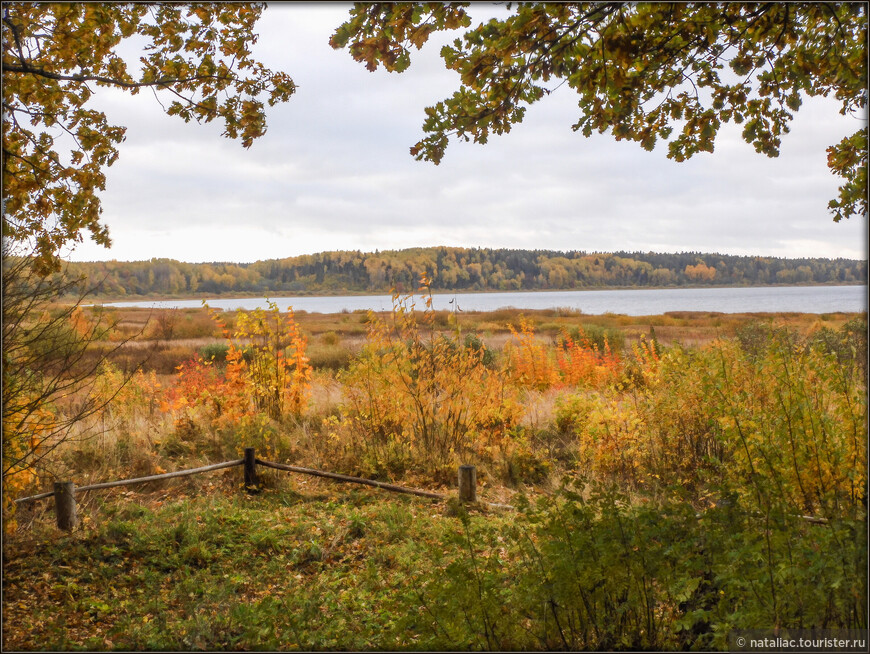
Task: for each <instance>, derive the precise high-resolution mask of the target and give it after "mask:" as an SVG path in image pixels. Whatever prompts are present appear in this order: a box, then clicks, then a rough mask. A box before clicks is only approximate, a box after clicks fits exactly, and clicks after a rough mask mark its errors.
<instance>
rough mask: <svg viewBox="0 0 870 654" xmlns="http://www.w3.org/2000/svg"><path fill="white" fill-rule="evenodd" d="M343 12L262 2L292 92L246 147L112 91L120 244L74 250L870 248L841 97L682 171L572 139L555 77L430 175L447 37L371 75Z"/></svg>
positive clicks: (111, 253) (725, 144)
mask: <svg viewBox="0 0 870 654" xmlns="http://www.w3.org/2000/svg"><path fill="white" fill-rule="evenodd" d="M348 8H349V5H347V4H343V3H335V4H326V3H317V4H293V3H291V4H278V5H274V6H271V7H269V8H268V9H267V10H266V11H265V12H264V13H263V17H262V18H261V20H260V23H259V24H258V31H259V34H260V40H259V42H258V43H257V45H256V46H255V48H254V53H255V54H256V55H257V57H259V58H260V59H261V60H262V61H264V62H265V63H266V65H268V66H269V67H271V68H273V69H280V70H284V71H286V72H287V73H289V74H290V75H291V77H292V78H293V80H294V81H295V82H296V84H297V85H298V90H297V92H296V94H295V95H294V96H293V97H292V98H291V100H290V101H289V102H288V103H286V104H284V105H279V106H275V107H272V108H269V109H268V126H269V129H268V132H267V134H266V135H265V136H264V137H263V138H261V139H259V140H258V141H255V143H254V145H253V146H252V147H251V148H250V149H248V150H245V149H243V148H242V147H241V145H240V144H239V142H238V141H232V140H228V139H226V138H223V137H221V135H220V132H221V126H220V125H219V124H218V122H217V121H215V122H214V123H212V124H210V125H196V124H195V123H190V124H185V123H184V122H183V121H181V120H179V119H178V118H170V117H167V116H165V115H163V113H162V110H161V108H160V106H159V105H158V104H157V102H155V100H154V97H153V96H152V95H151V94H150V93H141V94H139V95H137V96H129V95H127V94H123V93H119V92H101V97H100V108H102V109H104V110H105V111H106V112H107V115H108V118H109V122H110V123H114V124H120V125H126V126H127V127H128V130H127V139H126V141H125V142H124V143H123V144H121V146H120V158H119V160H118V161H117V162H116V163H115V165H114V166H112V167H111V168H109V169H108V171H107V173H108V174H107V190H106V191H105V192H104V193H103V195H102V199H103V208H104V214H103V218H104V221H105V222H106V224H107V225H108V226H109V229H110V234H111V237H112V240H113V246H112V247H111V248H110V249H106V248H103V247H101V246H97V245H95V244H93V243H91V242H86V243H83V244H81V245H79V246H78V247H77V248H76V249H75V250H74V251H73V252H72V253H71V255H70V258H71V259H74V260H78V261H90V260H108V259H118V260H143V259H150V258H152V257H168V258H172V259H178V260H182V261H191V262H199V261H236V262H249V261H256V260H261V259H272V258H280V257H288V256H294V255H298V254H305V253H314V252H321V251H325V250H362V251H374V250H376V249H380V250H386V249H399V248H407V247H418V246H420V247H425V246H435V245H450V246H463V247H491V248H500V247H506V248H527V249H532V248H543V249H553V250H586V251H615V250H629V251H635V250H640V251H649V250H652V251H658V252H678V251H702V252H720V253H727V254H740V255H747V254H749V255H756V254H758V255H772V256H783V257H848V258H860V259H865V258H866V257H867V252H866V242H867V222H866V219H859V218H853V219H851V220H849V221H847V222H841V223H840V224H837V223H834V222H833V221H832V220H831V218H830V215H829V214H828V212H827V208H826V207H827V203H828V201H829V200H830V199H831V198H833V197H835V194H836V189H837V187H838V182H837V178H835V177H834V176H833V175H831V174H830V172H829V171H828V168H827V165H826V153H825V148H826V147H828V146H829V145H832V144H834V143H836V142H838V141H839V140H840V139H841V138H843V137H844V136H847V135H850V134H852V133H853V132H854V131H855V130H856V129H857V128H858V127H859V126H860V125H861V124H862V123H861V122H860V121H859V120H858V119H856V118H855V117H851V116H841V115H840V114H839V104H838V103H837V102H836V101H835V100H833V99H824V98H814V99H805V101H804V104H803V106H802V107H801V110H800V111H799V112H798V113H797V114H796V117H795V120H794V122H793V123H792V125H791V133H790V134H787V135H785V136H784V137H783V141H782V149H781V154H780V156H779V157H778V158H775V159H769V158H767V157H766V156H764V155H760V154H757V153H756V152H755V150H754V148H753V147H752V146H751V145H749V144H747V143H745V142H743V141H742V139H741V138H740V129H739V128H738V127H736V126H734V125H726V126H724V127H723V129H722V131H721V132H720V134H719V138H718V140H717V142H716V152H715V154H706V153H705V154H699V155H695V157H693V158H692V159H691V160H689V161H687V162H683V163H676V162H673V161H670V160H668V159H667V158H666V156H665V155H666V149H665V148H664V147H661V146H660V147H657V148H656V149H655V150H654V151H653V152H646V151H645V150H643V149H642V148H641V147H640V146H639V145H638V144H636V143H633V142H627V141H622V142H616V141H615V140H614V139H613V138H612V137H611V136H609V135H607V134H601V135H599V134H595V135H593V136H592V137H591V138H588V139H587V138H584V137H583V136H582V134H580V133H575V132H573V131H571V128H570V126H571V124H573V123H574V122H575V121H576V120H577V117H578V112H577V107H576V99H575V98H576V94H575V93H574V92H573V91H572V90H571V89H569V88H568V87H567V86H563V87H562V88H560V89H559V90H558V91H557V92H556V93H554V94H552V95H551V96H549V97H548V98H545V99H544V100H543V101H541V102H539V103H538V104H535V105H533V106H532V107H530V108H529V109H528V111H527V113H526V119H525V121H524V122H523V123H522V124H521V125H518V126H515V128H514V129H513V131H512V132H511V133H510V134H507V135H504V136H496V137H492V138H491V139H490V142H489V143H488V144H487V145H484V146H481V145H475V144H473V143H467V144H466V143H457V142H451V144H450V146H449V147H448V149H447V152H446V155H445V157H444V159H443V161H442V163H441V164H440V165H439V166H435V165H433V164H431V163H427V162H418V161H414V159H413V157H412V156H411V155H410V154H409V151H408V149H409V147H410V146H412V145H413V144H414V143H416V142H417V141H418V140H419V139H420V137H421V135H422V128H421V125H422V122H423V117H424V114H423V109H424V107H426V106H429V105H432V104H434V103H435V102H437V101H438V100H440V99H443V98H445V97H447V96H448V95H450V94H451V93H452V91H453V90H454V89H455V88H456V86H457V82H458V76H457V75H456V74H455V73H453V72H452V71H448V70H446V69H445V68H444V64H443V62H442V61H441V59H440V58H439V56H438V50H439V49H440V45H439V43H441V42H443V41H444V40H445V38H454V37H453V36H449V37H442V38H441V39H439V40H436V41H432V42H430V43H428V44H427V45H426V46H424V48H423V50H422V51H421V52H418V53H415V56H412V65H411V68H410V69H409V70H408V71H406V72H405V73H402V74H390V73H386V72H385V71H383V70H379V71H377V72H375V73H370V72H368V71H367V70H366V69H365V67H364V66H363V65H361V64H358V63H356V62H355V61H353V60H352V59H351V57H350V55H349V54H348V53H347V52H346V51H335V50H333V49H332V48H331V47H330V46H329V44H328V41H329V37H330V36H331V34H332V32H333V31H334V29H335V28H336V27H338V25H340V24H341V23H342V22H343V20H344V18H345V17H346V16H347V12H348ZM490 11H493V10H492V9H491V8H490V7H488V6H485V5H475V6H474V7H472V11H471V13H472V17H473V18H475V17H478V16H481V15H484V14H487V12H490ZM475 24H476V23H475ZM165 102H168V100H167V101H165Z"/></svg>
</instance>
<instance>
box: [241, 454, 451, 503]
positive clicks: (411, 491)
mask: <svg viewBox="0 0 870 654" xmlns="http://www.w3.org/2000/svg"><path fill="white" fill-rule="evenodd" d="M257 465H261V466H263V467H265V468H274V469H275V470H286V471H287V472H299V473H302V474H303V475H312V476H314V477H325V478H327V479H336V480H338V481H346V482H350V483H352V484H364V485H366V486H374V487H376V488H382V489H384V490H388V491H392V492H394V493H407V494H408V495H417V496H419V497H429V498H432V499H434V500H446V499H447V495H442V494H441V493H433V492H431V491H423V490H417V489H415V488H405V487H404V486H396V485H395V484H386V483H384V482H382V481H374V480H372V479H363V478H362V477H351V476H349V475H339V474H337V473H334V472H324V471H322V470H315V469H314V468H300V467H299V466H290V465H287V464H286V463H273V462H272V461H263V460H262V459H257Z"/></svg>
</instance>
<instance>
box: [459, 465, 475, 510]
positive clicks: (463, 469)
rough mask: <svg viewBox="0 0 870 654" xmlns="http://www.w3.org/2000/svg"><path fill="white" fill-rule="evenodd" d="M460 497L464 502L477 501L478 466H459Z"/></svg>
mask: <svg viewBox="0 0 870 654" xmlns="http://www.w3.org/2000/svg"><path fill="white" fill-rule="evenodd" d="M459 499H460V501H462V502H476V501H477V468H475V467H474V466H471V465H463V466H459Z"/></svg>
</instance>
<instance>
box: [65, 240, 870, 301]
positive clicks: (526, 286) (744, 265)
mask: <svg viewBox="0 0 870 654" xmlns="http://www.w3.org/2000/svg"><path fill="white" fill-rule="evenodd" d="M69 272H70V273H72V274H73V275H79V274H83V275H84V276H85V277H86V278H87V279H88V281H89V284H90V285H94V286H96V287H97V289H96V294H97V295H99V296H102V297H128V296H133V297H135V296H159V295H170V296H197V295H206V294H208V295H223V294H263V295H269V294H275V293H288V294H294V295H308V294H326V295H328V294H340V293H357V292H371V293H388V292H390V290H391V289H393V288H396V289H398V290H399V291H410V290H414V289H416V288H417V287H418V286H419V282H420V278H421V276H422V275H424V274H425V275H426V276H427V277H428V278H429V279H430V280H431V288H432V290H433V291H519V290H524V291H525V290H556V289H559V290H566V289H589V288H602V287H679V286H698V285H704V286H753V285H764V284H858V283H865V284H866V283H867V262H866V261H860V260H853V259H781V258H777V257H747V256H731V255H724V254H703V253H698V252H685V253H679V254H658V253H654V252H615V253H608V254H604V253H586V252H577V251H572V252H554V251H550V250H506V249H498V250H494V249H477V248H475V249H466V248H454V247H432V248H413V249H407V250H396V251H392V250H391V251H383V252H374V253H363V252H359V251H355V252H352V251H345V252H322V253H320V254H311V255H302V256H298V257H289V258H287V259H271V260H267V261H257V262H256V263H250V264H244V263H243V264H236V263H183V262H180V261H174V260H171V259H151V260H150V261H135V262H120V261H106V262H91V263H71V264H69Z"/></svg>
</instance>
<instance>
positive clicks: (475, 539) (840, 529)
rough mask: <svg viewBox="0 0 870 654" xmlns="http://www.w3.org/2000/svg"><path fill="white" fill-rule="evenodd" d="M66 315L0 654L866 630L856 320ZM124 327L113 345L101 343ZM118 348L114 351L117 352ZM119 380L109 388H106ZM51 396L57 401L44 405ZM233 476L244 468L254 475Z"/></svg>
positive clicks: (479, 645) (604, 642)
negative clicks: (468, 495) (75, 400)
mask: <svg viewBox="0 0 870 654" xmlns="http://www.w3.org/2000/svg"><path fill="white" fill-rule="evenodd" d="M281 309H282V310H279V308H278V307H273V308H272V309H271V310H261V311H253V312H247V313H243V312H239V313H236V312H217V311H209V310H207V309H205V308H203V309H196V310H174V311H149V310H146V309H123V310H121V309H113V310H110V311H105V312H101V311H100V310H98V309H90V310H87V311H85V312H84V314H83V317H82V318H81V319H82V320H90V321H97V320H100V321H105V323H106V324H107V325H111V329H107V330H105V331H104V332H101V333H102V334H103V338H102V340H100V341H97V342H94V343H92V344H91V345H90V347H89V356H92V357H100V356H106V357H107V360H106V362H105V363H104V364H103V365H102V366H101V367H100V369H99V373H98V375H97V376H96V378H95V380H94V384H93V386H92V389H91V392H92V393H97V394H100V393H102V394H104V396H105V400H106V408H105V409H104V410H103V411H101V412H100V414H99V415H96V416H94V417H93V418H92V419H90V420H88V421H83V422H82V423H80V424H77V425H76V426H75V429H74V431H73V432H72V433H70V434H69V435H68V437H67V438H66V440H65V441H64V442H61V443H58V444H57V446H56V447H55V448H54V449H52V450H51V451H50V452H48V453H47V454H46V456H45V457H44V458H43V459H42V460H41V462H40V464H39V466H38V467H37V468H36V469H34V470H33V473H32V474H31V475H29V476H27V477H26V478H22V481H21V483H20V484H19V486H18V487H17V488H16V489H15V490H16V494H17V495H18V496H23V495H28V494H32V493H35V492H39V491H42V490H45V489H46V488H50V483H51V481H53V480H57V479H64V480H67V479H68V480H74V481H75V482H76V484H77V485H79V486H81V485H85V484H88V483H94V482H101V481H109V480H115V479H123V478H130V477H138V476H144V475H149V474H157V473H161V472H164V471H171V470H177V469H183V468H192V467H196V466H199V465H205V464H207V463H214V462H220V461H226V460H230V459H236V458H239V457H240V455H241V452H242V449H243V448H245V447H256V449H257V453H258V456H260V457H261V458H263V459H269V460H272V461H279V462H284V463H290V464H293V465H299V466H306V467H311V468H318V469H321V470H328V471H331V472H336V473H342V474H348V475H354V476H360V477H365V478H369V479H376V480H381V481H389V482H392V483H397V484H401V485H404V486H410V487H415V488H420V489H426V490H432V491H437V492H443V493H445V494H455V492H456V470H457V466H458V465H459V464H463V463H471V464H474V465H475V466H476V467H477V474H478V481H479V490H478V495H479V497H480V499H482V500H484V501H487V502H497V503H502V504H509V505H511V506H512V507H514V508H513V509H512V510H497V509H493V508H491V507H488V506H487V505H486V504H484V503H479V504H476V505H475V504H472V505H463V504H460V503H459V502H458V501H455V500H452V499H451V500H449V501H446V502H438V501H432V500H426V499H420V498H410V497H405V496H397V495H391V494H388V493H385V492H383V491H378V490H373V489H368V488H363V489H361V488H359V487H357V486H350V485H347V484H341V483H336V482H331V481H327V480H322V479H315V478H310V477H303V476H299V475H290V474H288V473H283V472H277V471H268V472H266V471H264V472H263V473H262V479H263V484H264V488H263V489H262V490H261V492H260V493H258V494H246V493H244V492H243V491H242V489H241V488H240V486H241V478H240V472H239V471H238V470H235V469H230V470H223V471H220V472H215V473H210V474H207V475H201V476H196V477H187V478H185V479H184V480H180V481H179V480H173V481H160V482H154V483H151V484H148V485H144V486H137V487H130V488H129V489H128V490H124V491H119V490H110V491H102V492H88V493H85V494H82V496H81V497H80V498H79V512H80V519H81V525H80V527H79V528H78V529H76V530H75V531H73V532H72V533H70V534H65V533H61V532H58V531H57V529H56V528H55V527H54V525H53V520H54V518H53V513H52V510H51V501H50V500H48V501H42V502H33V503H29V504H25V505H21V506H20V507H18V508H17V510H16V511H15V514H14V517H13V518H12V520H14V525H13V527H14V529H13V530H10V532H9V533H8V534H7V536H6V541H5V546H4V588H3V590H4V599H3V601H4V633H3V639H4V640H3V646H4V649H25V650H30V649H128V650H129V649H300V650H311V649H403V650H404V649H422V650H425V649H436V650H437V649H460V650H467V649H497V650H505V649H521V650H529V649H531V650H549V649H566V650H576V649H638V648H640V649H663V650H669V649H711V648H712V649H727V648H728V647H729V638H730V637H732V636H733V634H734V633H736V631H738V630H741V629H766V628H774V627H780V628H828V629H831V628H852V629H857V628H862V629H866V628H867V626H868V625H867V578H866V566H867V538H866V536H867V534H866V469H867V461H866V452H867V432H866V424H867V422H866V419H867V413H866V380H867V370H866V363H867V349H866V348H867V342H866V341H867V325H866V314H822V315H814V314H776V315H774V314H719V313H706V312H704V313H690V312H681V313H669V314H665V315H661V316H643V317H627V316H621V315H603V316H589V315H584V314H582V313H579V312H576V311H572V310H559V309H554V310H547V311H525V312H521V311H518V310H501V311H497V312H489V313H474V312H463V313H457V314H453V313H449V312H440V311H434V310H432V309H431V308H430V307H429V306H427V304H426V302H425V297H424V298H422V299H421V298H418V299H417V305H416V306H413V305H412V304H411V302H410V300H409V299H408V298H403V297H399V296H396V297H395V300H394V309H393V311H392V312H387V313H380V314H376V313H363V312H357V313H345V314H313V313H303V312H299V313H295V314H293V313H287V312H286V311H285V310H284V309H285V308H281ZM127 339H129V340H127ZM119 343H123V345H122V346H121V347H117V345H118V344H119ZM119 389H120V390H119ZM55 410H57V411H63V410H64V407H63V406H62V405H59V406H57V407H55ZM261 470H263V469H262V468H261Z"/></svg>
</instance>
